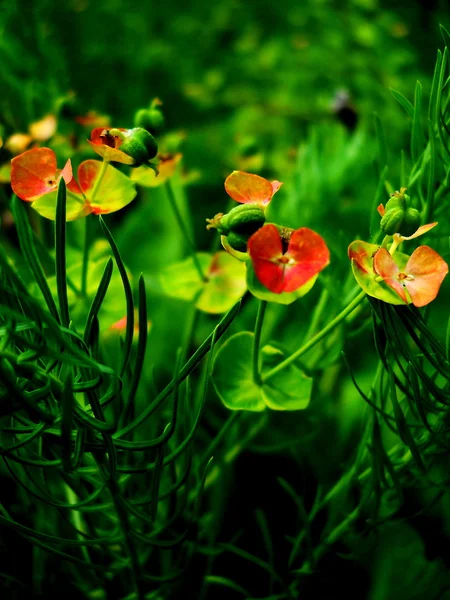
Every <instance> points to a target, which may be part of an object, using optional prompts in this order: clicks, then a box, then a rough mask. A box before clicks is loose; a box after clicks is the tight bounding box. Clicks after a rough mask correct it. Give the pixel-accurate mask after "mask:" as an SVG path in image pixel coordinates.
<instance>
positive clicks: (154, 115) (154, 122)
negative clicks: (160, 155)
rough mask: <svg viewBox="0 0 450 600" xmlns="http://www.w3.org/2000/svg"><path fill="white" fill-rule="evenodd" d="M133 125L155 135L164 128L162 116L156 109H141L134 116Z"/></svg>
mask: <svg viewBox="0 0 450 600" xmlns="http://www.w3.org/2000/svg"><path fill="white" fill-rule="evenodd" d="M134 124H135V126H136V127H141V128H144V129H146V130H147V131H149V132H150V133H151V134H153V135H157V134H158V133H160V132H161V130H162V129H163V128H164V115H163V114H162V112H161V111H160V110H159V109H158V108H151V109H146V108H141V109H140V110H138V111H137V113H136V114H135V115H134Z"/></svg>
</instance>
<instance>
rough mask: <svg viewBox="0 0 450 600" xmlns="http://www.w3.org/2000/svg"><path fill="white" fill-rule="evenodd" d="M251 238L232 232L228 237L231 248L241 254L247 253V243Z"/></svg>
mask: <svg viewBox="0 0 450 600" xmlns="http://www.w3.org/2000/svg"><path fill="white" fill-rule="evenodd" d="M249 237H250V236H249V235H246V234H244V233H237V232H235V231H230V233H229V234H228V235H227V236H226V238H227V241H228V243H229V244H230V246H231V247H232V248H234V250H238V251H239V252H247V242H248V238H249Z"/></svg>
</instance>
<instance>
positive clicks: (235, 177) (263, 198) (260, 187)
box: [225, 171, 283, 206]
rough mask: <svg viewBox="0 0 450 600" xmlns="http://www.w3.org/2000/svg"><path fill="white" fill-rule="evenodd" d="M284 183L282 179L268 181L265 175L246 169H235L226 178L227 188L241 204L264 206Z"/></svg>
mask: <svg viewBox="0 0 450 600" xmlns="http://www.w3.org/2000/svg"><path fill="white" fill-rule="evenodd" d="M282 185H283V184H282V183H281V182H280V181H268V180H267V179H264V177H260V176H259V175H253V174H252V173H244V171H233V172H232V173H231V175H229V176H228V177H227V178H226V180H225V190H226V192H227V194H228V195H229V196H231V198H233V200H236V202H240V203H241V204H260V205H262V206H267V205H268V204H269V202H270V201H271V200H272V197H273V195H274V194H275V193H276V192H277V191H278V190H279V189H280V187H281V186H282Z"/></svg>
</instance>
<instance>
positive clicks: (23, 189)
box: [11, 148, 67, 202]
mask: <svg viewBox="0 0 450 600" xmlns="http://www.w3.org/2000/svg"><path fill="white" fill-rule="evenodd" d="M66 166H67V165H66ZM56 186H57V181H56V155H55V153H54V152H53V150H50V148H33V149H32V150H28V151H27V152H24V153H23V154H20V155H19V156H16V157H15V158H13V159H12V161H11V187H12V189H13V192H14V193H15V194H16V196H18V197H19V198H21V199H22V200H26V201H28V202H32V201H33V200H36V198H39V196H42V195H43V194H46V193H48V192H51V191H52V190H54V189H55V188H56Z"/></svg>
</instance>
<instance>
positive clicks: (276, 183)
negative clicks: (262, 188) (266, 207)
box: [270, 180, 283, 196]
mask: <svg viewBox="0 0 450 600" xmlns="http://www.w3.org/2000/svg"><path fill="white" fill-rule="evenodd" d="M270 184H271V186H272V196H273V195H274V194H276V193H277V192H278V190H279V189H280V187H281V186H282V185H283V182H282V181H277V180H275V181H271V182H270Z"/></svg>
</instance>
